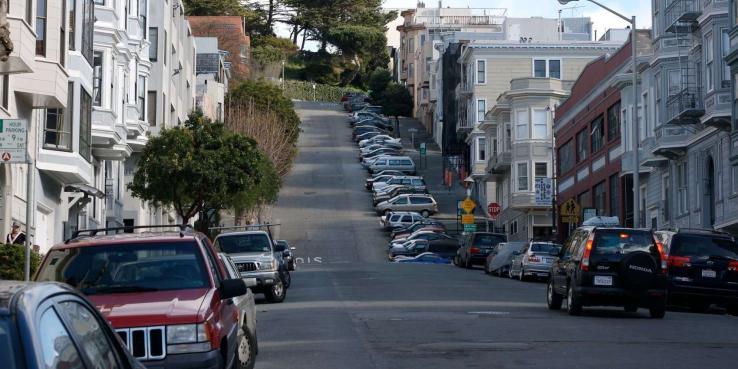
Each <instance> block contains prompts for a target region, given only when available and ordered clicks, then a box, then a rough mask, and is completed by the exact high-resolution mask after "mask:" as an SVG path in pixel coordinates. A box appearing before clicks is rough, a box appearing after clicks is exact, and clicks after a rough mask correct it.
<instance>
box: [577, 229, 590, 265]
mask: <svg viewBox="0 0 738 369" xmlns="http://www.w3.org/2000/svg"><path fill="white" fill-rule="evenodd" d="M593 243H594V233H590V235H589V238H588V239H587V245H586V246H585V248H584V256H582V263H581V264H579V268H580V269H581V270H583V271H585V272H586V271H589V254H591V253H592V244H593Z"/></svg>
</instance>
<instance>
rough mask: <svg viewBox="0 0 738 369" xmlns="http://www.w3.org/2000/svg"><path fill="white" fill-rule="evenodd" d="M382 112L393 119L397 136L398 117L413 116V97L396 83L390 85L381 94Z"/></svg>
mask: <svg viewBox="0 0 738 369" xmlns="http://www.w3.org/2000/svg"><path fill="white" fill-rule="evenodd" d="M380 101H381V104H382V112H383V113H384V115H386V116H388V117H395V132H396V133H397V134H399V131H400V119H399V117H401V116H402V117H409V116H411V115H412V114H413V97H412V95H410V91H409V90H408V89H407V87H405V86H402V85H400V84H397V83H394V82H393V83H390V84H389V85H388V86H387V88H386V89H385V90H384V93H382V99H381V100H380Z"/></svg>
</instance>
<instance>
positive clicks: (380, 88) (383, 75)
mask: <svg viewBox="0 0 738 369" xmlns="http://www.w3.org/2000/svg"><path fill="white" fill-rule="evenodd" d="M391 81H392V73H390V71H388V70H387V69H385V68H377V69H375V70H374V71H373V72H372V73H371V74H370V75H369V83H368V86H369V96H371V98H372V99H374V101H379V100H380V99H381V98H382V93H383V92H384V90H385V89H386V88H387V85H389V83H390V82H391Z"/></svg>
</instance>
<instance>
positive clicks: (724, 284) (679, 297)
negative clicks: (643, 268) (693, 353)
mask: <svg viewBox="0 0 738 369" xmlns="http://www.w3.org/2000/svg"><path fill="white" fill-rule="evenodd" d="M656 234H657V236H659V238H661V240H662V242H663V243H664V250H666V253H667V254H668V255H669V258H668V263H667V264H668V266H669V285H668V287H669V304H670V305H679V306H686V307H689V308H690V309H691V310H692V311H694V312H705V311H707V309H708V308H710V305H712V304H717V305H720V306H722V307H725V308H727V309H728V311H729V312H730V313H732V314H738V243H736V242H735V239H734V238H733V236H732V235H730V234H728V233H722V232H717V231H712V230H697V229H680V230H677V231H660V232H656Z"/></svg>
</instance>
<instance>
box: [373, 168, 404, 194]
mask: <svg viewBox="0 0 738 369" xmlns="http://www.w3.org/2000/svg"><path fill="white" fill-rule="evenodd" d="M384 172H389V171H387V170H385V171H384ZM397 173H399V174H397ZM396 175H403V173H402V172H395V171H393V173H392V174H377V175H375V176H373V177H369V178H367V179H366V182H365V187H366V189H367V190H369V191H371V190H372V187H374V182H377V181H379V182H385V181H389V180H390V178H392V177H394V176H396Z"/></svg>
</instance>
